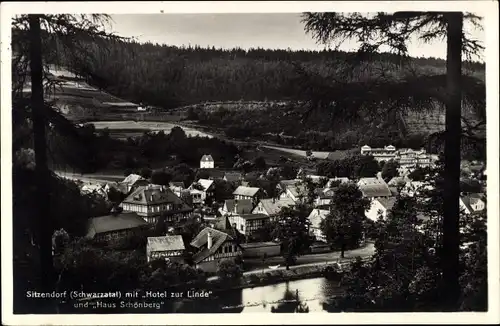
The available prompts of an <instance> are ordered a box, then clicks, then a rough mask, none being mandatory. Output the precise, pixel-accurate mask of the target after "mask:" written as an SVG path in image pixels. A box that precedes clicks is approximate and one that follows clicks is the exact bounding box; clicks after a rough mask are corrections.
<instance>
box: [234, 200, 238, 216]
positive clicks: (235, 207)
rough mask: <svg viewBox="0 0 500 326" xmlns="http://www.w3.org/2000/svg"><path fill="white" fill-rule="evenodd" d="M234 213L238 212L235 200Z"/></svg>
mask: <svg viewBox="0 0 500 326" xmlns="http://www.w3.org/2000/svg"><path fill="white" fill-rule="evenodd" d="M234 213H235V214H238V203H237V202H235V203H234Z"/></svg>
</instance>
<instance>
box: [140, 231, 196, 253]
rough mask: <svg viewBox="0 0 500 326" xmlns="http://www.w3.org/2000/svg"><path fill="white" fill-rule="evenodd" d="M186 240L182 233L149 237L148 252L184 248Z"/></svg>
mask: <svg viewBox="0 0 500 326" xmlns="http://www.w3.org/2000/svg"><path fill="white" fill-rule="evenodd" d="M184 249H186V248H185V246H184V241H183V240H182V236H181V235H166V236H163V237H148V244H147V249H146V250H147V252H151V251H167V250H184Z"/></svg>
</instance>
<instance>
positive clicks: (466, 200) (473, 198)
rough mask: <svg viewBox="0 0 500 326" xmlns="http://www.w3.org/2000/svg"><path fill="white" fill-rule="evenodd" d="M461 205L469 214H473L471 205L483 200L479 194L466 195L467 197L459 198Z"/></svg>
mask: <svg viewBox="0 0 500 326" xmlns="http://www.w3.org/2000/svg"><path fill="white" fill-rule="evenodd" d="M460 199H462V203H463V204H464V205H465V207H466V208H467V210H468V211H469V212H474V209H473V208H472V205H473V204H475V203H477V202H478V201H480V200H481V201H482V200H483V199H482V198H481V196H480V195H479V194H468V195H467V196H461V198H460Z"/></svg>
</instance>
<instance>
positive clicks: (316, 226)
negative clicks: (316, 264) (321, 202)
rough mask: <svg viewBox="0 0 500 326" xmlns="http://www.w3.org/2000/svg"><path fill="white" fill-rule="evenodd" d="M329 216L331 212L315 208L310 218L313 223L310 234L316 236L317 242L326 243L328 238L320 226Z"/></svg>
mask: <svg viewBox="0 0 500 326" xmlns="http://www.w3.org/2000/svg"><path fill="white" fill-rule="evenodd" d="M328 214H330V211H329V210H327V209H318V208H315V209H313V210H312V212H311V214H309V216H308V219H309V221H310V222H311V226H310V228H309V234H310V235H312V236H314V237H315V238H316V240H318V241H321V242H326V237H325V235H324V234H323V232H322V231H321V229H320V224H321V221H323V220H324V219H325V218H326V216H327V215H328Z"/></svg>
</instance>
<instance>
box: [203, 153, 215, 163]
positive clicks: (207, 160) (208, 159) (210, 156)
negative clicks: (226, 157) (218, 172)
mask: <svg viewBox="0 0 500 326" xmlns="http://www.w3.org/2000/svg"><path fill="white" fill-rule="evenodd" d="M201 161H204V162H213V161H214V158H213V157H212V155H210V154H207V155H203V156H202V157H201Z"/></svg>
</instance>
